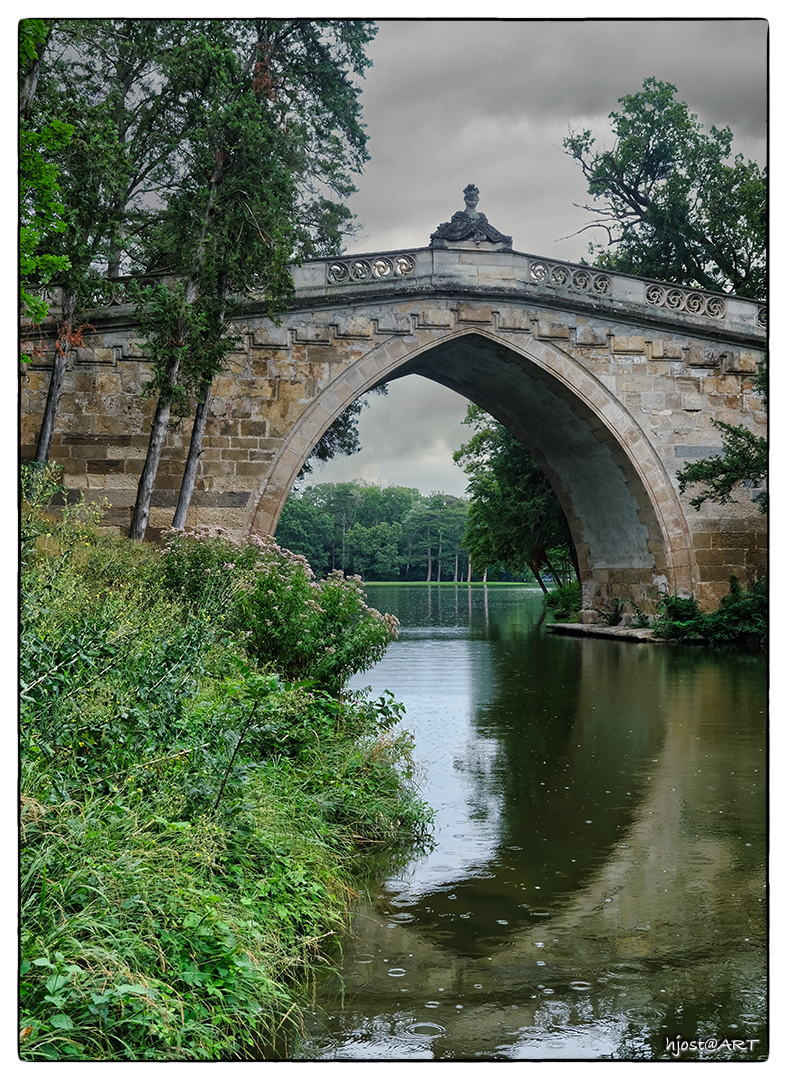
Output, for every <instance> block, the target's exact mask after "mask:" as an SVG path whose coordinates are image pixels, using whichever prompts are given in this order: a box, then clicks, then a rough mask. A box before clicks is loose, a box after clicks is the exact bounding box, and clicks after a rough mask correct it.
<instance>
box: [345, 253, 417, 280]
mask: <svg viewBox="0 0 787 1080" xmlns="http://www.w3.org/2000/svg"><path fill="white" fill-rule="evenodd" d="M414 270H415V259H414V258H413V256H412V255H394V256H391V257H389V256H387V255H378V256H376V257H375V256H372V257H371V258H369V259H341V260H339V259H337V260H336V261H335V262H330V263H328V265H327V269H326V276H327V282H328V284H329V285H347V284H349V282H351V281H389V280H391V279H393V278H398V277H407V275H408V274H412V272H413V271H414Z"/></svg>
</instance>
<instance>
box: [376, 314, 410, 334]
mask: <svg viewBox="0 0 787 1080" xmlns="http://www.w3.org/2000/svg"><path fill="white" fill-rule="evenodd" d="M411 330H412V319H411V317H410V316H409V315H402V314H399V313H397V312H395V311H382V312H380V313H379V315H378V316H377V333H378V334H409V333H410V331H411Z"/></svg>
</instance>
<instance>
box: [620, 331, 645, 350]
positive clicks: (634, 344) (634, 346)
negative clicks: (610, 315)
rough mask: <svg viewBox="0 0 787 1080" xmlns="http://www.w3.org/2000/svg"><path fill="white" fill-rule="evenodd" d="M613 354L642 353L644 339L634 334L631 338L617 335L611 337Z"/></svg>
mask: <svg viewBox="0 0 787 1080" xmlns="http://www.w3.org/2000/svg"><path fill="white" fill-rule="evenodd" d="M612 352H613V353H644V352H645V338H644V337H642V336H640V335H638V334H635V335H632V336H631V337H622V336H621V335H619V334H614V335H613V336H612Z"/></svg>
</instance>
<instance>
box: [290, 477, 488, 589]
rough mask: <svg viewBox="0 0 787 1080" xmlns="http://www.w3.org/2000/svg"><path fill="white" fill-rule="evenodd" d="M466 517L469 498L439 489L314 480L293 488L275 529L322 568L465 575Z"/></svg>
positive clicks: (382, 577)
mask: <svg viewBox="0 0 787 1080" xmlns="http://www.w3.org/2000/svg"><path fill="white" fill-rule="evenodd" d="M466 519H467V501H466V500H465V499H462V498H458V497H456V496H453V495H445V494H443V493H442V492H433V493H432V494H431V495H423V494H421V493H420V492H419V491H417V490H416V489H415V488H404V487H387V488H380V487H377V486H375V485H373V484H367V483H365V482H363V481H354V482H352V483H344V484H317V485H314V486H310V487H306V488H304V489H303V490H302V491H292V492H290V495H289V496H288V498H287V501H286V503H285V504H284V508H283V510H282V514H281V517H280V519H279V523H278V526H277V529H276V536H277V539H278V540H279V542H280V543H281V544H282V545H283V546H286V547H288V548H290V549H291V550H293V551H297V552H299V553H300V554H302V555H305V556H306V557H307V558H308V560H309V562H310V563H311V565H312V566H313V567H314V569H315V570H316V571H317V572H318V573H320V574H322V575H327V574H328V572H329V571H330V570H332V569H341V570H343V571H345V572H346V573H349V574H357V575H360V576H361V577H363V579H364V580H367V581H400V580H405V581H412V580H428V581H446V580H454V579H456V580H460V579H461V580H465V579H466V577H467V553H466V551H465V550H464V547H463V544H462V538H463V535H464V530H465V523H466Z"/></svg>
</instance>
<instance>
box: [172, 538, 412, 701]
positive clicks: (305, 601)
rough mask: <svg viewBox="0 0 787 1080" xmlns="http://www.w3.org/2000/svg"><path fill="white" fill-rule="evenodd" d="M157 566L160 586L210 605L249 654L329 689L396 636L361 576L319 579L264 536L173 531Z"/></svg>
mask: <svg viewBox="0 0 787 1080" xmlns="http://www.w3.org/2000/svg"><path fill="white" fill-rule="evenodd" d="M163 566H164V579H165V582H166V585H167V586H168V587H169V588H170V589H171V590H172V591H174V592H176V593H177V594H179V595H180V596H182V597H183V598H184V599H186V600H187V601H188V602H189V603H191V604H193V605H194V606H195V607H197V608H200V609H202V610H204V609H205V608H206V607H207V608H209V609H211V610H215V611H216V614H217V615H219V616H220V617H222V618H223V619H224V620H225V622H226V624H227V626H228V627H229V628H230V629H232V630H234V631H236V632H239V633H240V634H242V635H243V637H244V638H245V641H244V645H245V648H246V649H247V651H248V652H249V653H250V655H251V656H253V657H254V659H256V660H257V661H259V662H261V663H263V664H265V665H267V666H268V667H269V668H270V669H271V670H274V671H277V672H278V673H279V674H281V675H283V676H284V677H285V678H286V679H290V680H294V679H303V678H309V679H313V680H315V682H316V683H317V685H318V686H320V687H322V688H324V689H325V690H327V691H329V692H330V693H338V692H339V691H340V689H341V687H342V685H343V684H344V682H345V681H346V680H347V679H348V678H349V676H350V675H354V674H355V673H356V672H359V671H365V670H366V669H367V668H370V667H371V666H372V665H373V664H375V663H376V662H377V661H378V660H379V659H380V657H381V656H382V655H383V653H384V652H385V649H386V647H387V646H388V645H389V644H390V642H391V641H393V640H395V638H396V634H397V626H398V625H399V624H398V621H397V619H395V618H394V616H392V615H381V614H380V612H379V611H376V610H375V609H374V608H370V607H368V606H367V605H366V603H365V598H364V592H363V582H362V581H361V579H360V578H359V577H345V576H344V574H343V573H342V572H341V571H340V570H333V571H332V572H331V573H330V574H329V575H328V577H327V578H325V579H324V580H323V581H317V580H316V578H315V576H314V574H313V572H312V570H311V568H310V566H309V564H308V563H307V561H306V559H305V558H304V557H303V556H302V555H296V554H294V553H293V552H291V551H287V550H286V549H285V548H281V547H279V545H278V544H277V543H276V541H275V540H274V539H273V537H270V536H251V537H249V539H248V540H245V541H235V540H233V539H232V538H230V537H229V536H228V535H227V534H226V533H221V532H218V533H216V534H213V535H208V534H197V533H187V532H183V533H173V534H172V536H171V538H170V539H169V540H168V542H167V545H166V547H165V551H164V557H163Z"/></svg>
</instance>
